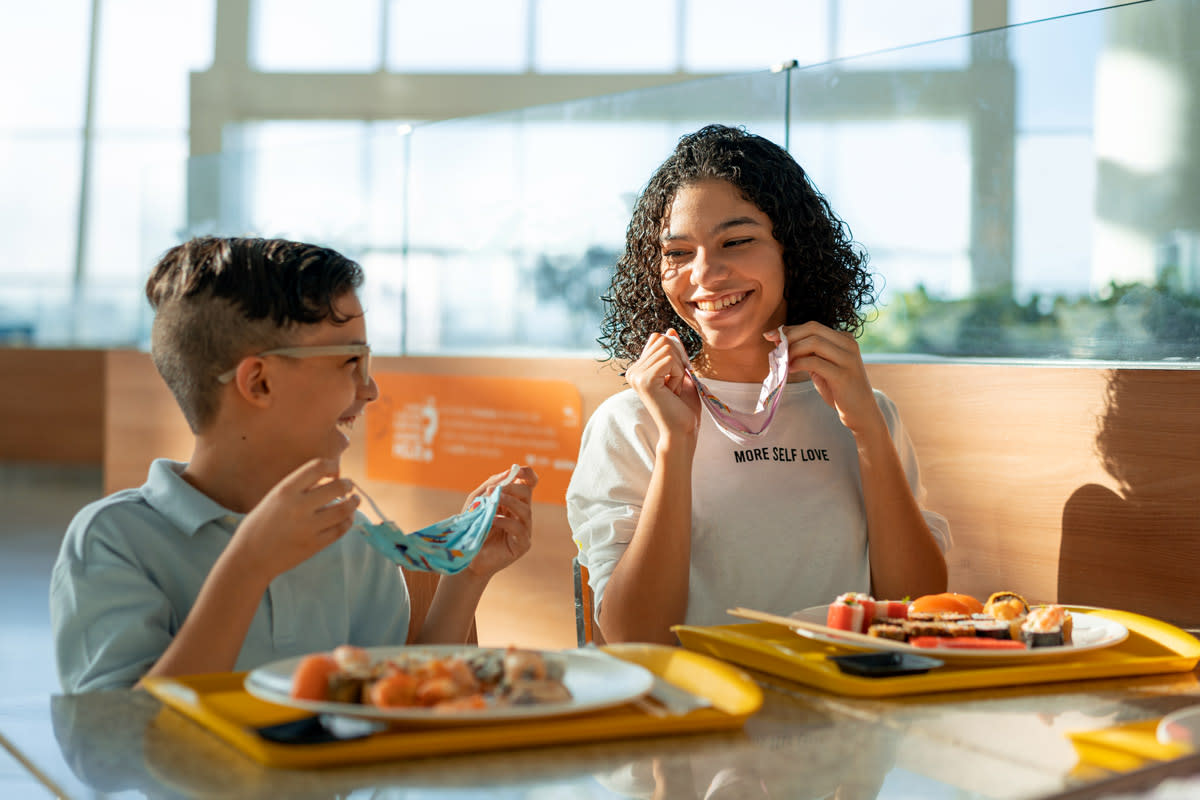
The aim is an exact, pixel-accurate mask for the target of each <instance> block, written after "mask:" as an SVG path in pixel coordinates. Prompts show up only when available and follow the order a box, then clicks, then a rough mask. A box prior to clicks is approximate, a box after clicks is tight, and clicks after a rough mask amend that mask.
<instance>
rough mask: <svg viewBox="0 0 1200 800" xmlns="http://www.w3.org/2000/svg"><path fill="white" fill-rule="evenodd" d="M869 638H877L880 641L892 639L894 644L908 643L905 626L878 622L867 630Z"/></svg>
mask: <svg viewBox="0 0 1200 800" xmlns="http://www.w3.org/2000/svg"><path fill="white" fill-rule="evenodd" d="M867 636H875V637H877V638H879V639H891V640H892V641H894V642H907V641H908V634H907V633H905V631H904V626H903V625H896V624H894V623H886V622H877V623H875V624H874V625H872V626H871V627H870V628H867Z"/></svg>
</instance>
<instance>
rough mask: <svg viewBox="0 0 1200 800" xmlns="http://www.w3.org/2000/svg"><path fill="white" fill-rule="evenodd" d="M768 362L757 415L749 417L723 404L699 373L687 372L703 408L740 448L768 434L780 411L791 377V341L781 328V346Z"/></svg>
mask: <svg viewBox="0 0 1200 800" xmlns="http://www.w3.org/2000/svg"><path fill="white" fill-rule="evenodd" d="M768 359H769V362H768V363H769V370H768V372H767V377H766V378H764V379H763V382H762V389H761V391H759V393H758V403H757V404H755V406H754V411H753V412H749V413H747V412H745V411H738V410H736V409H733V408H731V407H730V406H728V405H727V404H726V403H723V402H722V401H721V399H720V398H719V397H717V396H716V395H715V394H713V393H712V391H711V390H710V389H709V388H708V387H707V386H705V385H704V382H703V381H701V380H700V379H699V378H697V377H696V373H695V372H693V371H692V369H691V368H690V367H689V368H688V375H689V376H691V379H692V380H693V381H694V382H695V384H696V391H697V392H699V394H700V404H701V405H702V406H704V410H705V411H707V412H708V415H709V417H711V418H712V421H713V422H714V423H715V424H716V426H717V427H718V428H719V429H720V430H721V432H722V433H724V434H725V435H726V436H728V437H729V438H730V439H732V440H733V441H735V442H737V443H738V444H747V443H748V442H750V441H752V440H753V439H754V438H755V437H757V436H761V435H762V434H763V433H765V432H766V430H767V428H768V427H770V425H771V420H772V419H774V418H775V411H776V409H778V408H779V400H780V398H781V396H782V395H783V387H784V386H785V385H786V384H787V376H788V341H787V337H786V336H784V334H783V326H782V325H781V326H780V327H779V344H777V345H776V346H775V349H774V350H772V351H771V354H770V356H768Z"/></svg>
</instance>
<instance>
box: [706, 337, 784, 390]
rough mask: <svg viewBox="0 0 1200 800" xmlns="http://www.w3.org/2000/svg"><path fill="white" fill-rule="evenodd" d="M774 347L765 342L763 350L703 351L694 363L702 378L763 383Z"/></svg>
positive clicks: (745, 348)
mask: <svg viewBox="0 0 1200 800" xmlns="http://www.w3.org/2000/svg"><path fill="white" fill-rule="evenodd" d="M773 348H774V345H773V344H771V343H770V342H768V341H767V340H766V339H764V340H763V346H762V347H761V348H750V347H744V348H740V349H738V350H710V349H708V348H705V349H702V350H701V351H700V353H699V354H698V355H697V356H696V358H695V359H694V360H693V362H692V369H693V370H695V372H696V374H697V375H699V376H700V377H701V378H709V379H710V380H716V381H729V382H730V383H761V382H762V381H763V379H765V378H766V377H767V373H768V371H769V370H770V364H769V362H768V356H769V354H770V352H771V350H772V349H773Z"/></svg>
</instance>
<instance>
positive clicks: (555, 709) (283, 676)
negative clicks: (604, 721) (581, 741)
mask: <svg viewBox="0 0 1200 800" xmlns="http://www.w3.org/2000/svg"><path fill="white" fill-rule="evenodd" d="M481 649H482V650H499V651H500V652H503V648H478V647H471V646H467V645H427V646H408V647H369V648H367V652H368V653H370V655H371V659H372V661H378V660H382V659H385V658H394V657H397V656H400V655H431V656H435V657H437V658H446V657H449V656H454V655H463V656H467V655H470V654H472V653H475V652H478V651H479V650H481ZM560 654H561V655H562V656H563V657H564V658H565V659H566V672H565V673H564V675H563V683H564V684H566V687H567V689H569V690H570V692H571V699H570V700H569V701H567V702H564V703H539V704H532V705H520V706H497V707H494V708H485V709H479V710H469V711H453V712H446V711H434V710H433V709H429V708H378V707H376V706H372V705H361V704H358V703H332V702H320V701H315V700H293V699H292V696H291V692H292V673H293V672H295V670H296V666H297V665H298V664H299V663H300V661H301V660H303V658H304V656H297V657H295V658H286V659H283V660H282V661H276V662H273V663H271V664H267V665H266V666H262V667H259V668H258V669H255V670H252V671H251V672H250V674H248V675H247V676H246V681H245V687H246V691H247V692H249V693H250V694H252V695H254V696H255V697H257V698H259V699H260V700H266V701H268V702H271V703H278V704H279V705H284V706H291V707H293V708H303V709H307V710H309V711H314V712H320V713H327V714H345V715H349V716H356V717H371V718H374V719H389V720H403V721H404V722H408V723H420V724H426V725H461V724H463V723H464V722H473V723H484V722H501V721H505V720H513V719H525V718H532V717H552V716H560V715H564V714H577V713H580V712H583V711H591V710H594V709H598V708H606V707H608V706H615V705H620V704H621V703H626V702H629V701H631V700H636V699H637V698H639V697H641V696H642V695H644V694H645V693H646V692H648V691H650V687H651V686H652V685H653V684H654V675H653V674H652V673H651V672H650V671H649V670H647V669H646V668H645V667H640V666H638V665H637V664H631V663H629V662H628V661H622V660H621V659H619V658H615V657H613V656H610V655H607V654H606V653H602V652H600V651H590V650H564V651H561V653H560Z"/></svg>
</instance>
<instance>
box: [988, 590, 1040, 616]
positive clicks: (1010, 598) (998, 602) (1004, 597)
mask: <svg viewBox="0 0 1200 800" xmlns="http://www.w3.org/2000/svg"><path fill="white" fill-rule="evenodd" d="M983 613H985V614H987V615H988V616H989V617H994V618H996V619H1003V620H1011V619H1017V618H1018V617H1023V616H1025V615H1026V614H1028V613H1029V604H1028V603H1026V602H1025V598H1024V597H1021V595H1019V594H1017V593H1016V592H996V593H995V594H993V595H992V596H991V597H989V598H988V600H987V602H986V603H984V604H983Z"/></svg>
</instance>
